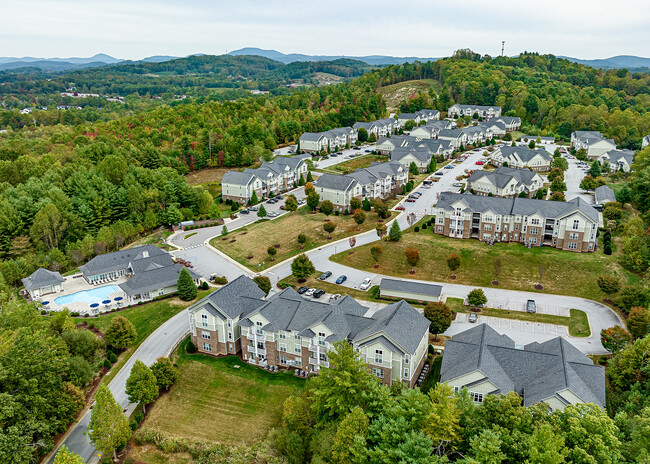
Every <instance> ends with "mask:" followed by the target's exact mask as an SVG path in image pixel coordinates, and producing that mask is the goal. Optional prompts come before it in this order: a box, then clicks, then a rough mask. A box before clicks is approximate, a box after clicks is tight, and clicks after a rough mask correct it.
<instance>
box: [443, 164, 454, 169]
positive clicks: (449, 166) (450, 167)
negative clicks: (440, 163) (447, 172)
mask: <svg viewBox="0 0 650 464" xmlns="http://www.w3.org/2000/svg"><path fill="white" fill-rule="evenodd" d="M445 169H454V167H453V166H452V165H451V164H448V165H447V166H445Z"/></svg>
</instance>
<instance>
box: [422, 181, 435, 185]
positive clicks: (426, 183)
mask: <svg viewBox="0 0 650 464" xmlns="http://www.w3.org/2000/svg"><path fill="white" fill-rule="evenodd" d="M422 185H433V181H432V180H424V181H422Z"/></svg>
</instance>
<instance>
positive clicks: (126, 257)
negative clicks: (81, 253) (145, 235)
mask: <svg viewBox="0 0 650 464" xmlns="http://www.w3.org/2000/svg"><path fill="white" fill-rule="evenodd" d="M162 254H167V252H166V251H164V250H161V249H160V248H158V247H157V246H154V245H143V246H137V247H133V248H129V249H128V250H121V251H114V252H112V253H106V254H103V255H98V256H95V257H94V258H93V259H91V260H90V261H88V262H87V263H86V264H84V265H82V266H79V269H80V270H81V272H82V273H83V275H84V276H86V277H89V276H94V275H98V274H104V273H106V272H111V271H116V270H119V269H126V268H127V267H128V265H129V263H130V262H132V261H135V260H137V259H142V258H148V257H152V256H157V255H162Z"/></svg>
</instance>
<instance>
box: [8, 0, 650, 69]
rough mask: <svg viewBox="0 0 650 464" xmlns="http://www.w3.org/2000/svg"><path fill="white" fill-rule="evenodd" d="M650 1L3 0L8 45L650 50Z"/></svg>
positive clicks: (322, 50) (171, 51) (214, 50)
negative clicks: (504, 47)
mask: <svg viewBox="0 0 650 464" xmlns="http://www.w3.org/2000/svg"><path fill="white" fill-rule="evenodd" d="M649 21H650V1H648V0H616V1H612V0H592V1H589V2H587V1H577V0H542V1H539V0H535V1H531V0H519V1H515V2H494V1H485V0H482V1H479V0H463V1H462V2H457V1H456V2H451V1H441V0H429V1H419V0H418V1H406V0H403V1H395V0H393V1H384V0H374V1H372V2H369V1H350V0H347V1H341V0H333V1H328V0H321V1H318V2H315V1H308V0H303V1H293V0H259V1H251V0H236V1H221V0H216V1H199V0H188V1H168V0H156V1H154V0H145V1H141V0H131V1H126V0H103V1H97V0H84V1H80V0H14V1H7V0H0V56H38V57H68V56H91V55H94V54H96V53H107V54H109V55H112V56H115V57H117V58H126V59H139V58H143V57H145V56H150V55H174V56H185V55H188V54H192V53H206V54H216V55H218V54H222V53H225V52H226V51H230V50H235V49H238V48H242V47H259V48H265V49H276V50H278V51H281V52H283V53H306V54H328V55H373V54H382V55H396V56H420V57H439V56H448V55H450V54H451V53H453V51H454V50H456V49H458V48H471V49H472V50H474V51H476V52H479V53H481V54H485V53H487V54H491V55H496V54H499V53H500V51H501V41H502V40H505V41H506V54H508V55H515V54H517V53H519V52H522V51H524V50H528V51H538V52H541V53H553V54H555V55H566V56H573V57H578V58H585V59H593V58H607V57H610V56H613V55H639V56H646V57H647V56H650V28H648V26H647V24H648V22H649Z"/></svg>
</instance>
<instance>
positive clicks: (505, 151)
mask: <svg viewBox="0 0 650 464" xmlns="http://www.w3.org/2000/svg"><path fill="white" fill-rule="evenodd" d="M552 161H553V157H552V156H551V155H550V154H549V153H548V152H547V151H546V150H545V149H544V148H537V149H535V150H531V149H530V148H528V147H523V146H517V147H500V148H497V149H496V150H494V151H493V152H492V154H491V155H490V162H491V163H492V165H493V166H506V165H507V166H508V167H510V168H519V169H524V168H528V169H530V170H531V171H537V172H541V171H550V170H551V162H552Z"/></svg>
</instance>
